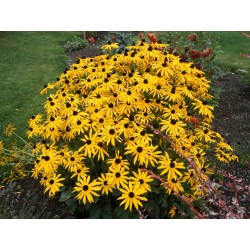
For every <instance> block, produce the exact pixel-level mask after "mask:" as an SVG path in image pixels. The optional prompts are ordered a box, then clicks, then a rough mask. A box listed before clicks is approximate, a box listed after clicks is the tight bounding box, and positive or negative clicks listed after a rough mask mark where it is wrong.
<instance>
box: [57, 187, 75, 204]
mask: <svg viewBox="0 0 250 250" xmlns="http://www.w3.org/2000/svg"><path fill="white" fill-rule="evenodd" d="M72 196H73V194H72V188H70V189H68V190H66V191H63V192H62V193H61V195H60V197H59V202H64V201H66V200H68V199H70V198H71V197H72Z"/></svg>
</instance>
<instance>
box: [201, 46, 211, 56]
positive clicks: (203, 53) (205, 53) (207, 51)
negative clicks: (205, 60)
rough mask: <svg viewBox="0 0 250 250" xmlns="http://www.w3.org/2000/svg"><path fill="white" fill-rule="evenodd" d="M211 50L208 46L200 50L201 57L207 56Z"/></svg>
mask: <svg viewBox="0 0 250 250" xmlns="http://www.w3.org/2000/svg"><path fill="white" fill-rule="evenodd" d="M211 52H212V49H211V48H208V49H205V50H203V51H202V56H203V57H208V56H209V55H210V54H211Z"/></svg>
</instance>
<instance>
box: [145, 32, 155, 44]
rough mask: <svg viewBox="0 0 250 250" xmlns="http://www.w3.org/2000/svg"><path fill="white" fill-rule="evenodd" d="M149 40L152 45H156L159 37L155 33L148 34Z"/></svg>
mask: <svg viewBox="0 0 250 250" xmlns="http://www.w3.org/2000/svg"><path fill="white" fill-rule="evenodd" d="M147 35H148V39H149V40H150V42H151V43H156V42H157V37H156V35H155V34H153V33H148V34H147Z"/></svg>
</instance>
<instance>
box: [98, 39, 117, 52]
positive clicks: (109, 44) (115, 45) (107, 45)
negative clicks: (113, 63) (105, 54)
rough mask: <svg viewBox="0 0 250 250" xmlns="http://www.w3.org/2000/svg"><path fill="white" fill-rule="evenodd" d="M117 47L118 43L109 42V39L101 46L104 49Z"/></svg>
mask: <svg viewBox="0 0 250 250" xmlns="http://www.w3.org/2000/svg"><path fill="white" fill-rule="evenodd" d="M118 47H119V45H118V43H111V42H110V41H109V42H108V44H106V45H103V46H102V47H101V48H102V49H104V50H112V49H117V48H118Z"/></svg>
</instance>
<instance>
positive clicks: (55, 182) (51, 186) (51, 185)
mask: <svg viewBox="0 0 250 250" xmlns="http://www.w3.org/2000/svg"><path fill="white" fill-rule="evenodd" d="M60 176H61V175H60V174H59V175H56V174H54V175H53V176H52V177H50V179H48V181H47V182H46V183H45V186H46V188H45V190H44V193H45V192H47V191H49V196H54V195H55V193H56V192H58V191H59V187H61V186H63V184H62V183H60V181H63V180H65V178H59V177H60Z"/></svg>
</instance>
